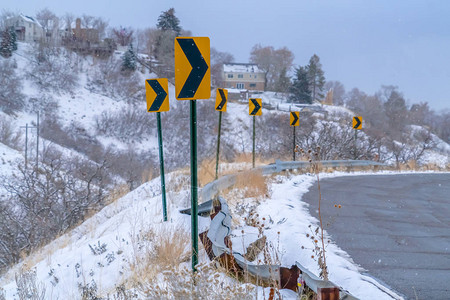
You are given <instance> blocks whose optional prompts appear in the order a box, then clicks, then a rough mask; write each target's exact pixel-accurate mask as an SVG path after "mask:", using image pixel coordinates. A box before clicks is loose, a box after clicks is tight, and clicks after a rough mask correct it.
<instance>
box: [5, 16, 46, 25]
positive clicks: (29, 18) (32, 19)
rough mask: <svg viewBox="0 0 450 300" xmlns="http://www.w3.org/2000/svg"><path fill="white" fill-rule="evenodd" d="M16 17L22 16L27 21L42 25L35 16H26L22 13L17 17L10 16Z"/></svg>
mask: <svg viewBox="0 0 450 300" xmlns="http://www.w3.org/2000/svg"><path fill="white" fill-rule="evenodd" d="M16 18H22V19H23V20H24V21H25V22H28V23H34V24H36V25H38V26H39V27H42V25H41V24H40V23H39V22H38V21H37V20H36V19H35V18H33V17H30V16H25V15H24V14H20V15H18V16H16V17H10V18H8V20H9V19H16Z"/></svg>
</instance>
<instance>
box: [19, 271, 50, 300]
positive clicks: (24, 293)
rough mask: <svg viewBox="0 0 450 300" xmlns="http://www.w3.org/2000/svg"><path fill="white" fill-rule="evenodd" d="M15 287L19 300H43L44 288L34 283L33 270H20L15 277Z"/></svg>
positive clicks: (34, 272)
mask: <svg viewBox="0 0 450 300" xmlns="http://www.w3.org/2000/svg"><path fill="white" fill-rule="evenodd" d="M15 278H16V285H17V295H18V296H19V299H20V300H27V299H31V300H44V299H45V286H44V285H43V284H41V283H37V282H36V271H35V270H29V271H25V270H23V269H22V270H20V272H19V273H18V274H16V276H15Z"/></svg>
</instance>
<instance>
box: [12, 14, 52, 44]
mask: <svg viewBox="0 0 450 300" xmlns="http://www.w3.org/2000/svg"><path fill="white" fill-rule="evenodd" d="M5 24H6V26H7V27H13V28H14V31H15V32H16V36H17V40H18V41H23V42H28V43H31V42H38V41H40V40H41V39H43V38H44V29H43V28H42V26H41V24H39V22H38V21H37V20H36V19H34V18H32V17H28V16H25V15H22V14H20V15H18V16H15V17H11V18H8V19H6V21H5Z"/></svg>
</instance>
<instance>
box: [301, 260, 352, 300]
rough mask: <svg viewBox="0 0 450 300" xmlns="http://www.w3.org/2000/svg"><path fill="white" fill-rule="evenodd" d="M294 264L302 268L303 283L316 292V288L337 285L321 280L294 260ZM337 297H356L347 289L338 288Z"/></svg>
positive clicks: (350, 298)
mask: <svg viewBox="0 0 450 300" xmlns="http://www.w3.org/2000/svg"><path fill="white" fill-rule="evenodd" d="M295 265H296V266H297V267H298V268H299V269H300V270H302V279H303V280H304V281H305V284H306V285H307V286H308V287H309V288H310V289H311V290H313V291H314V292H317V290H318V289H323V288H334V287H337V285H336V284H334V283H333V282H331V281H329V280H323V279H321V278H319V277H317V276H316V275H314V274H313V273H311V272H310V271H309V270H308V269H307V268H305V267H304V266H302V265H301V264H300V263H299V262H297V261H296V262H295ZM339 299H341V300H342V299H348V300H357V299H358V298H356V297H354V296H352V295H351V294H350V293H348V292H347V291H343V290H342V289H341V288H339Z"/></svg>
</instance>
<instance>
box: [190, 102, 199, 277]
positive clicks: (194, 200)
mask: <svg viewBox="0 0 450 300" xmlns="http://www.w3.org/2000/svg"><path fill="white" fill-rule="evenodd" d="M189 102H190V104H191V106H190V111H191V123H190V131H191V238H192V270H194V271H196V270H197V269H196V266H197V264H198V216H197V213H198V186H197V101H196V100H192V101H189Z"/></svg>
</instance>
